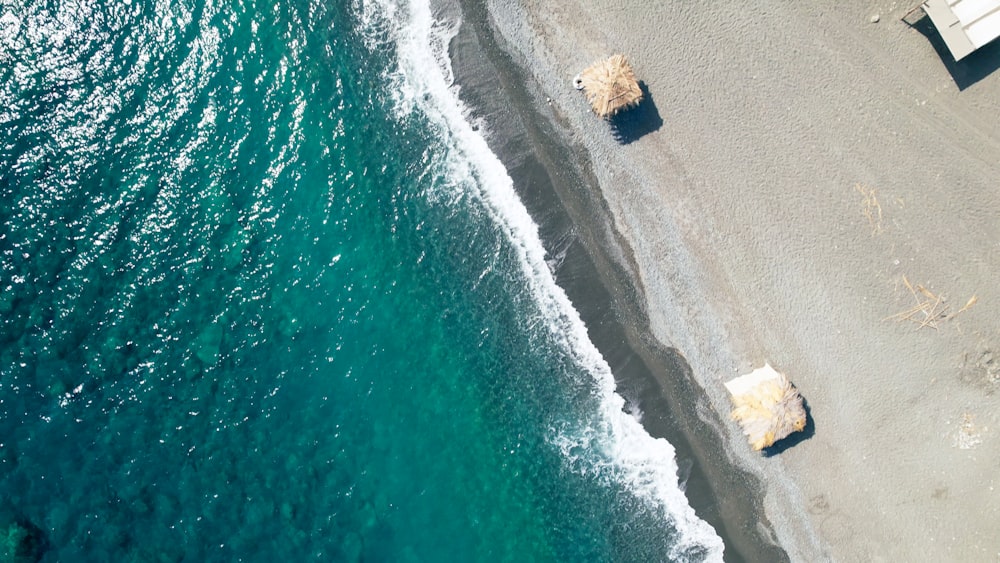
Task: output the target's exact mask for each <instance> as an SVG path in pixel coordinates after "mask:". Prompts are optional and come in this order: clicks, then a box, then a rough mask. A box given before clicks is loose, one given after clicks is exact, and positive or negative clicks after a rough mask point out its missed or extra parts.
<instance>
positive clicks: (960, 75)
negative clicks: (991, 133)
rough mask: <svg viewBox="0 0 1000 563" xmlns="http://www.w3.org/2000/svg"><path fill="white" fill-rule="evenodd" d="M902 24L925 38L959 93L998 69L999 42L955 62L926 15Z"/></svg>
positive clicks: (999, 59)
mask: <svg viewBox="0 0 1000 563" xmlns="http://www.w3.org/2000/svg"><path fill="white" fill-rule="evenodd" d="M903 22H905V23H906V25H908V26H910V27H911V28H912V29H915V30H916V31H917V32H919V33H920V34H921V35H923V36H924V37H926V38H927V41H929V42H930V44H931V47H933V48H934V50H935V51H936V52H937V54H938V57H939V58H940V59H941V62H942V63H943V64H944V67H945V68H946V69H947V70H948V74H950V75H951V79H952V80H954V81H955V85H956V86H958V89H959V91H961V90H965V89H966V88H968V87H969V86H972V85H973V84H975V83H976V82H979V81H980V80H982V79H983V78H986V77H987V76H989V75H990V74H993V72H995V71H996V70H997V69H998V68H1000V41H994V42H993V43H990V44H988V45H985V46H983V47H980V48H979V49H978V50H976V51H973V52H972V53H971V54H969V55H968V56H966V57H965V58H963V59H962V60H960V61H956V60H955V57H953V56H952V54H951V51H949V50H948V45H947V44H945V42H944V39H943V38H942V37H941V34H940V33H938V30H937V28H936V27H934V22H932V21H931V18H929V17H927V14H924V15H923V16H922V17H921V18H920V19H918V20H917V21H915V22H913V23H910V22H909V21H906V20H905V19H904V20H903Z"/></svg>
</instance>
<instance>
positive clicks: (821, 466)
mask: <svg viewBox="0 0 1000 563" xmlns="http://www.w3.org/2000/svg"><path fill="white" fill-rule="evenodd" d="M469 4H472V3H469ZM909 7H910V6H909V5H898V4H896V3H889V2H859V3H855V4H854V5H850V6H843V5H809V4H801V5H800V4H794V5H784V4H782V3H778V2H765V3H759V4H755V5H754V6H753V7H752V8H750V7H747V6H743V5H739V4H733V3H707V4H706V3H695V4H688V3H679V2H670V3H648V2H639V1H637V0H629V1H627V2H616V3H602V2H596V1H594V0H557V1H546V2H535V1H532V0H494V1H491V2H488V3H487V8H488V17H487V19H488V22H489V26H490V28H491V31H492V32H493V33H494V34H495V39H496V40H497V42H498V47H497V48H499V49H501V50H503V51H505V52H506V53H508V54H509V56H510V59H511V61H513V63H514V64H515V65H517V66H518V67H520V68H521V69H522V70H523V72H524V73H526V74H527V75H528V77H527V78H528V80H527V81H526V83H525V84H523V85H516V84H515V85H514V86H511V84H514V83H513V82H511V83H510V84H508V85H507V87H508V88H511V87H515V88H517V89H519V92H520V90H521V89H523V92H520V93H519V94H518V95H520V96H523V97H524V98H525V99H528V100H530V101H531V103H533V104H534V105H535V106H536V107H537V108H539V114H540V115H542V116H543V117H547V118H548V119H547V122H548V126H549V127H551V129H552V130H553V131H554V132H555V134H556V135H558V136H559V137H560V138H561V139H562V142H564V143H565V144H566V146H567V147H569V148H568V149H566V150H567V151H568V152H567V155H565V156H566V157H567V158H566V160H565V162H564V161H562V160H559V161H557V162H549V163H548V168H549V169H550V170H559V169H560V167H563V168H565V177H564V178H562V179H563V181H564V183H567V184H574V183H576V189H578V190H589V189H592V188H588V187H587V186H597V188H593V189H596V190H597V191H596V192H593V193H589V195H581V196H579V197H578V198H577V199H576V200H575V201H577V202H578V203H580V205H579V209H577V210H576V211H574V205H572V204H569V205H567V200H572V199H573V198H572V197H562V198H561V199H562V200H563V205H564V206H565V207H567V209H568V211H567V213H568V216H569V217H570V220H572V221H576V225H575V227H572V228H571V227H565V226H564V227H561V228H563V229H567V230H572V232H573V233H574V237H575V238H574V240H576V241H579V242H580V244H581V245H582V246H584V247H585V248H587V249H588V250H589V255H590V260H591V261H592V262H593V263H594V266H593V267H594V268H596V270H597V271H599V272H603V275H604V278H605V279H604V280H603V281H604V282H605V284H604V285H605V286H606V287H607V291H608V292H609V293H610V297H608V299H609V302H610V303H612V304H613V309H614V311H611V312H608V311H603V312H602V311H597V312H594V313H592V315H591V317H590V319H588V326H591V327H592V330H600V328H599V327H598V328H594V327H595V326H597V325H600V324H601V322H600V319H602V318H607V319H614V323H612V324H615V323H617V324H616V326H618V325H620V326H619V327H618V328H615V329H614V330H615V331H619V332H620V333H621V334H622V335H623V338H624V339H626V340H628V341H629V342H631V343H632V344H634V345H635V346H633V348H634V349H636V350H639V355H640V356H643V354H642V352H641V351H642V350H643V349H645V350H656V349H660V350H667V351H669V353H671V354H676V356H677V357H676V358H674V359H671V358H669V357H668V358H666V359H664V358H660V360H657V358H655V357H651V356H656V353H649V354H647V356H650V357H644V359H645V360H646V363H647V364H648V365H649V366H650V369H651V372H652V374H653V377H654V379H655V380H657V381H658V382H659V383H660V387H659V388H658V389H657V390H656V393H653V394H658V395H659V396H660V398H659V399H654V398H651V397H650V392H648V391H641V390H639V391H635V390H633V391H635V392H634V393H633V395H634V396H630V392H629V390H623V394H624V395H626V398H628V399H630V401H631V400H634V401H635V402H637V403H638V404H639V406H640V407H642V410H643V412H644V419H643V420H644V422H649V421H655V419H656V415H657V413H656V412H655V405H656V404H657V400H660V401H664V402H667V403H678V402H681V403H682V402H684V401H686V402H687V403H688V404H689V405H690V412H689V413H683V414H684V415H687V416H688V417H689V418H696V419H697V420H689V421H687V422H686V423H681V424H680V426H681V427H682V430H681V433H684V432H685V431H684V430H683V428H685V427H686V428H688V429H690V428H695V427H701V429H700V430H698V429H697V428H695V429H694V430H691V432H689V434H690V433H692V432H693V437H692V436H688V437H689V438H690V439H691V440H692V443H691V444H690V446H686V447H685V448H686V449H685V448H679V451H681V450H683V451H686V452H687V451H690V452H692V453H691V455H692V457H694V458H695V460H696V465H698V466H701V467H699V468H696V473H698V475H700V476H701V477H699V478H700V479H704V481H705V483H703V484H702V485H697V483H692V485H691V486H695V487H696V488H697V487H698V486H701V487H702V488H703V489H704V490H705V491H707V492H706V493H705V495H707V496H711V495H715V496H716V498H717V499H718V504H721V505H722V506H721V507H719V506H716V507H715V508H714V509H713V508H712V507H711V506H703V507H702V508H701V511H702V512H705V511H708V512H713V511H714V513H713V515H712V516H711V517H710V518H708V519H709V521H710V522H713V524H714V525H716V527H717V528H718V527H720V526H722V527H725V528H727V530H726V532H725V536H726V537H727V558H730V557H732V558H733V559H734V560H735V559H746V560H764V559H763V558H764V557H766V555H763V554H766V553H769V552H768V549H769V548H768V546H767V544H769V543H770V541H771V540H773V542H774V543H776V544H777V545H779V546H780V547H781V549H783V550H784V551H785V552H786V553H787V555H788V557H789V558H790V559H791V560H793V561H820V560H835V561H916V560H924V561H997V560H1000V535H998V534H997V533H996V522H997V521H998V520H1000V509H998V506H1000V491H998V488H1000V455H998V454H1000V437H998V429H1000V420H998V418H1000V414H998V413H1000V409H997V405H998V400H1000V394H997V391H998V390H1000V359H998V358H996V354H998V353H1000V352H998V350H1000V329H998V325H997V323H996V319H997V318H1000V286H998V284H997V283H996V279H997V274H998V273H1000V198H998V197H997V195H998V192H1000V112H998V111H997V108H998V105H1000V70H998V68H1000V44H993V45H991V46H988V47H987V48H984V49H982V50H980V51H979V52H977V53H975V54H973V55H972V56H970V57H969V58H967V59H965V60H963V61H962V62H960V63H955V62H954V61H952V60H951V58H950V55H949V54H948V53H947V51H946V50H945V48H944V46H943V44H942V42H941V40H940V39H939V38H938V36H937V35H936V34H935V32H934V31H933V28H931V27H930V26H929V22H928V21H927V20H926V19H924V20H920V15H921V14H920V13H919V12H918V13H916V14H914V15H913V16H912V17H911V18H910V21H911V22H915V25H914V26H909V25H907V24H905V23H903V22H901V21H900V17H901V16H902V15H903V14H904V13H905V12H906V11H907V10H908V9H909ZM874 16H878V17H877V18H875V17H874ZM876 19H877V21H873V20H876ZM616 52H623V53H626V54H627V55H628V56H629V58H630V60H631V62H632V63H633V66H634V67H635V70H636V73H637V75H638V76H639V78H640V79H641V80H642V81H643V82H644V84H645V86H646V88H647V91H648V98H647V100H646V102H645V103H644V105H643V106H641V107H640V108H639V109H638V110H635V112H634V114H633V115H631V116H629V117H627V118H626V119H625V120H623V121H621V122H620V123H619V127H618V128H617V130H616V129H614V128H613V127H612V126H610V125H609V124H608V123H606V122H603V121H601V120H599V119H597V118H596V117H595V116H594V115H593V114H592V113H590V111H589V107H588V106H587V104H586V102H585V100H584V98H583V97H582V96H581V95H580V93H579V92H577V91H575V90H574V89H573V87H572V78H573V76H574V75H575V74H576V73H578V72H579V71H580V70H582V69H583V68H584V67H585V66H587V65H588V64H589V63H591V62H593V61H594V60H595V59H597V58H599V57H602V56H607V55H610V54H612V53H616ZM507 94H508V95H509V94H510V92H509V91H508V92H507ZM475 101H476V100H473V102H475ZM489 121H490V120H489V119H487V122H489ZM497 123H498V120H496V119H494V120H493V127H494V128H497V127H498V126H497ZM528 129H529V131H528V134H527V136H528V137H530V138H531V139H534V140H535V141H536V142H538V139H537V138H536V137H537V136H534V137H533V136H532V134H531V131H530V129H531V128H530V127H529V128H528ZM503 133H504V132H502V131H492V132H491V134H493V135H494V137H495V138H502V137H503ZM518 134H520V135H524V133H523V132H521V133H518ZM507 138H510V137H509V136H508V137H507ZM531 139H529V140H531ZM499 149H500V151H499V152H501V153H503V152H504V147H499ZM507 153H508V155H510V154H515V153H516V151H514V150H513V149H511V148H509V147H508V148H507ZM541 158H542V160H545V158H546V157H545V153H544V152H543V154H542V157H541ZM548 158H549V159H550V160H551V159H560V158H561V156H560V155H559V154H558V151H556V152H552V153H551V154H549V155H548ZM574 162H575V163H576V164H574ZM542 164H545V163H544V162H543V163H542ZM508 166H510V164H509V162H508ZM559 174H561V173H559V172H556V175H557V176H558V175H559ZM515 175H516V172H515ZM588 180H589V183H588ZM521 183H522V189H524V190H526V192H527V193H529V194H530V186H529V187H528V188H523V185H524V184H525V179H524V178H523V177H522V181H521ZM529 183H530V182H529ZM557 191H558V190H557ZM529 199H530V198H529ZM588 202H589V203H588ZM527 203H528V206H529V208H530V209H533V213H535V214H536V217H537V214H538V212H539V211H538V210H540V209H544V206H542V205H540V204H539V203H538V202H535V204H534V205H532V202H530V201H528V202H527ZM543 213H544V212H543ZM587 216H589V217H595V218H600V219H601V220H600V221H595V224H597V225H604V226H605V228H600V227H593V226H586V225H581V224H580V217H587ZM538 220H539V222H540V223H541V224H542V225H543V227H544V225H545V224H546V220H545V218H544V217H542V218H541V219H538ZM555 238H558V233H556V235H555ZM548 239H549V241H552V240H553V234H552V233H551V232H550V233H549V236H548ZM558 275H559V274H558V273H557V276H558ZM565 282H566V280H565V276H564V277H563V278H562V279H560V283H565ZM630 288H631V289H633V290H634V291H635V295H629V291H630ZM568 293H569V294H570V296H571V298H573V299H574V302H575V303H577V304H578V306H579V304H580V301H581V300H586V299H588V295H589V294H588V293H587V292H585V291H577V292H576V295H574V291H568ZM630 304H632V305H630ZM636 304H637V305H636ZM584 308H586V307H584ZM632 309H635V310H634V311H633V310H632ZM602 315H603V316H602ZM584 316H585V318H586V317H587V315H586V314H585V315H584ZM595 319H597V320H596V321H595ZM609 322H610V321H609ZM613 332H614V331H613ZM605 340H609V338H605ZM646 340H648V341H649V342H652V343H653V344H654V345H652V346H648V347H645V348H644V346H643V345H642V342H644V341H646ZM605 344H606V343H605ZM623 346H624V347H625V348H628V346H626V345H623ZM658 346H659V348H657V347H658ZM605 349H606V348H605ZM605 353H606V355H608V354H607V352H605ZM612 355H613V354H612ZM668 355H669V354H668ZM626 356H627V354H626ZM609 361H610V362H611V363H612V365H613V366H616V364H626V363H628V362H627V361H626V360H622V359H620V358H619V360H617V361H616V359H615V358H613V357H612V358H609ZM658 362H659V363H658ZM671 362H673V363H675V364H679V365H681V367H680V368H679V371H680V372H683V376H684V377H688V378H690V380H691V382H692V385H691V387H692V389H690V390H688V391H687V392H688V393H690V396H688V397H677V396H676V395H677V390H678V387H677V386H678V385H681V386H682V387H683V385H684V383H677V382H676V381H674V380H676V378H677V371H678V369H674V370H673V371H672V372H671V373H672V375H664V373H667V372H664V371H663V370H659V369H657V366H658V365H662V364H663V363H667V364H670V363H671ZM764 362H770V363H771V364H772V365H774V366H775V367H776V368H777V369H779V370H781V371H783V372H785V373H787V374H788V376H789V377H790V378H791V379H792V381H793V382H794V383H795V384H796V385H797V386H798V388H799V389H800V390H801V391H802V393H803V395H804V396H805V398H806V400H807V401H808V406H809V409H810V412H811V424H810V426H809V427H808V428H807V431H806V432H805V433H804V435H802V436H800V437H799V438H797V439H795V440H791V441H789V442H787V443H786V444H783V447H779V448H777V449H776V450H775V451H774V452H771V455H760V454H758V453H755V452H752V451H751V450H750V448H749V446H748V445H747V444H746V443H745V441H744V439H743V436H742V435H741V433H740V430H739V428H738V427H737V426H736V424H735V423H733V422H731V421H729V420H728V416H727V415H728V411H729V408H730V405H729V399H728V397H727V395H726V392H725V389H724V387H723V382H724V381H726V380H728V379H730V378H732V377H734V376H736V375H739V374H741V373H745V372H748V371H749V370H751V369H753V368H755V367H760V366H761V365H762V364H763V363H764ZM618 367H620V365H619V366H616V369H618ZM675 367H676V366H675ZM648 405H654V408H653V409H652V410H651V409H650V407H649V406H648ZM670 439H671V441H672V442H673V441H674V438H673V437H671V438H670ZM699 440H700V442H699ZM712 442H715V443H712ZM713 452H715V453H713ZM718 452H721V454H720V453H718ZM719 455H722V456H725V458H726V459H725V460H724V461H725V463H722V464H721V465H719V467H722V468H724V472H723V473H725V474H730V480H729V481H728V482H727V480H726V477H725V475H724V474H720V473H718V472H716V473H713V469H712V467H706V466H712V465H713V462H712V460H713V456H719ZM692 480H693V481H694V480H696V479H695V478H694V477H692ZM738 489H752V490H751V491H750V492H746V491H743V492H739V491H738ZM690 494H691V492H690V489H689V495H690ZM734 495H735V497H738V496H740V495H750V497H748V498H746V499H743V498H735V497H734ZM731 497H733V498H731ZM692 504H694V505H695V506H696V508H698V501H696V500H692ZM702 504H705V505H712V504H715V503H714V501H712V502H704V503H702ZM757 509H759V513H757V512H755V510H757ZM748 516H749V517H751V520H752V521H750V522H747V517H748ZM754 535H756V537H757V540H753V539H752V538H750V536H754ZM741 538H743V539H741ZM747 538H750V539H747ZM755 542H756V543H755ZM730 548H733V551H730Z"/></svg>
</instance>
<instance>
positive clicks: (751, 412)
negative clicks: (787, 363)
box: [726, 364, 806, 451]
mask: <svg viewBox="0 0 1000 563" xmlns="http://www.w3.org/2000/svg"><path fill="white" fill-rule="evenodd" d="M726 389H728V390H729V394H730V395H731V398H732V401H733V412H732V417H733V419H735V420H736V421H737V422H739V423H740V426H742V427H743V433H744V434H746V436H747V440H748V441H749V442H750V446H751V447H752V448H753V449H755V450H758V451H759V450H762V449H764V448H766V447H769V446H771V445H772V444H774V443H775V442H777V441H778V440H781V439H782V438H785V437H786V436H788V435H789V434H792V433H794V432H799V431H801V430H803V429H805V427H806V410H805V407H804V406H803V404H802V396H801V395H799V392H798V391H797V390H796V389H795V387H793V386H792V384H791V383H790V382H789V381H788V378H787V377H785V374H783V373H780V372H778V371H775V369H774V368H772V367H771V366H770V365H767V364H764V367H762V368H760V369H755V370H753V371H752V372H750V373H748V374H746V375H741V376H740V377H737V378H736V379H733V380H730V381H728V382H727V383H726Z"/></svg>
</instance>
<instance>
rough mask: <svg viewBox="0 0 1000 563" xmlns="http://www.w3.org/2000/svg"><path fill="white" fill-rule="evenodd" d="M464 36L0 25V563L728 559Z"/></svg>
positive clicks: (130, 12)
mask: <svg viewBox="0 0 1000 563" xmlns="http://www.w3.org/2000/svg"><path fill="white" fill-rule="evenodd" d="M454 25H455V22H450V23H447V22H435V21H434V20H433V19H432V18H431V16H430V10H429V8H428V6H427V5H426V4H425V3H423V2H422V0H414V1H413V3H405V2H401V3H394V2H390V1H388V0H386V1H385V2H360V1H355V2H348V1H340V2H337V1H329V0H327V1H315V0H314V1H312V2H310V1H308V0H283V1H281V2H254V1H233V2H222V1H219V0H204V1H198V2H188V1H175V0H121V1H119V2H114V3H99V2H91V1H78V2H77V1H71V0H13V1H11V0H0V73H2V77H0V194H2V200H0V201H2V206H0V223H2V231H0V561H29V560H42V561H305V560H321V561H358V560H364V561H554V560H562V561H656V560H668V559H676V560H692V561H700V560H703V559H714V558H718V557H719V554H720V553H721V541H720V540H719V538H718V537H717V536H716V535H715V534H714V532H713V531H712V530H711V528H710V527H708V525H707V524H705V523H703V522H702V521H700V520H698V519H697V518H696V517H695V516H694V514H693V512H692V511H691V510H690V508H689V507H688V505H687V502H686V500H685V498H684V496H683V492H682V491H681V488H680V487H679V486H678V483H677V477H676V465H675V463H674V460H673V450H672V448H671V446H670V445H669V444H668V443H666V442H665V441H663V440H653V439H651V438H649V437H648V435H646V434H645V433H644V432H643V431H642V428H641V426H640V425H639V424H638V422H637V421H636V420H634V419H633V418H631V417H630V416H628V415H626V414H624V413H623V412H622V408H621V407H622V401H621V399H620V398H619V397H618V396H616V395H615V394H614V393H613V380H612V378H611V374H610V372H609V370H608V367H607V365H606V364H605V363H604V362H603V360H602V359H601V358H600V355H599V354H598V353H597V351H596V350H595V349H594V347H593V345H592V344H591V343H590V342H589V341H588V340H587V338H586V332H585V330H584V327H583V326H582V324H581V323H580V321H579V319H578V316H577V315H576V312H575V311H574V310H573V308H572V307H571V306H570V304H569V302H568V301H567V300H566V298H565V295H564V294H563V293H562V291H561V290H560V289H559V288H558V287H556V286H555V284H554V282H553V279H552V276H551V274H550V273H549V268H548V266H547V264H546V262H545V256H544V251H543V249H542V246H541V244H540V243H539V241H538V236H537V233H536V229H535V227H534V224H533V223H532V222H531V220H530V219H529V218H528V216H527V213H526V211H525V210H524V208H523V206H522V205H521V204H520V202H519V201H518V200H517V198H516V195H515V193H514V190H513V188H512V186H511V181H510V179H509V177H508V176H507V175H506V172H505V171H504V170H503V168H502V166H501V165H500V163H499V161H498V160H497V159H496V157H495V156H494V155H493V154H492V153H490V152H489V150H488V149H487V148H486V144H485V142H484V140H483V139H482V137H481V136H480V134H479V133H477V132H476V131H474V128H473V127H472V126H471V125H470V124H469V123H468V122H467V121H466V118H465V117H464V116H465V113H464V112H463V109H462V108H461V107H460V106H459V104H458V102H457V101H456V96H455V93H454V91H453V89H451V88H449V85H450V71H449V67H448V60H447V57H446V55H445V53H446V49H445V47H446V45H447V41H448V38H449V36H450V34H451V33H452V32H453V31H454V27H453V26H454Z"/></svg>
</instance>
